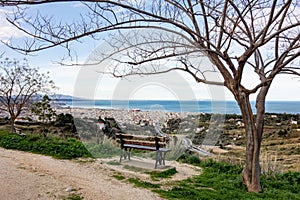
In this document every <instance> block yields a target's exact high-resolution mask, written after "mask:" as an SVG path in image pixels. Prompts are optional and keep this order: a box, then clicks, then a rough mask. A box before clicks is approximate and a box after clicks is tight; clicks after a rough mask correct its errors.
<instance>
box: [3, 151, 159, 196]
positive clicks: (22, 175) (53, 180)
mask: <svg viewBox="0 0 300 200" xmlns="http://www.w3.org/2000/svg"><path fill="white" fill-rule="evenodd" d="M112 173H113V172H112V171H111V170H110V169H108V168H107V167H105V166H104V165H103V164H101V163H100V162H91V163H86V164H82V163H78V162H74V161H70V160H57V159H53V158H51V157H48V156H42V155H37V154H31V153H27V152H21V151H13V150H7V149H3V148H0V199H3V200H15V199H18V200H23V199H43V200H45V199H63V198H64V197H67V196H68V195H69V194H70V191H73V192H74V193H76V194H78V195H80V196H81V197H83V198H84V199H85V200H86V199H93V200H98V199H99V200H111V199H112V200H123V199H124V200H126V199H147V200H151V199H161V198H160V197H158V195H156V194H154V193H152V192H151V191H149V190H146V189H141V188H135V187H134V186H132V185H130V184H127V183H124V182H120V181H118V180H116V179H114V178H113V177H111V175H112Z"/></svg>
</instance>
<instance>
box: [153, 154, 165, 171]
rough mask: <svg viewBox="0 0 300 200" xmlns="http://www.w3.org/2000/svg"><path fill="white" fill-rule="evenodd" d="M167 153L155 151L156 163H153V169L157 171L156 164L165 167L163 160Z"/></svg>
mask: <svg viewBox="0 0 300 200" xmlns="http://www.w3.org/2000/svg"><path fill="white" fill-rule="evenodd" d="M166 154H167V152H162V151H156V161H155V167H154V168H155V169H157V164H159V165H166V162H165V158H166Z"/></svg>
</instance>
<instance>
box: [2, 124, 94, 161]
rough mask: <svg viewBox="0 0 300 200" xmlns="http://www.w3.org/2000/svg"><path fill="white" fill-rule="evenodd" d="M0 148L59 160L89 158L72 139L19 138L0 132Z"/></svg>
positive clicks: (36, 135) (34, 136)
mask: <svg viewBox="0 0 300 200" xmlns="http://www.w3.org/2000/svg"><path fill="white" fill-rule="evenodd" d="M0 146H1V147H3V148H7V149H16V150H21V151H28V152H32V153H39V154H44V155H49V156H53V157H55V158H61V159H72V158H78V157H91V154H90V152H89V151H87V149H86V148H85V146H84V145H83V144H82V143H81V142H80V141H79V140H76V139H74V138H69V139H62V138H58V137H47V138H44V137H41V136H40V135H38V134H30V135H26V136H19V135H16V134H9V133H8V132H7V131H3V130H2V131H1V132H0Z"/></svg>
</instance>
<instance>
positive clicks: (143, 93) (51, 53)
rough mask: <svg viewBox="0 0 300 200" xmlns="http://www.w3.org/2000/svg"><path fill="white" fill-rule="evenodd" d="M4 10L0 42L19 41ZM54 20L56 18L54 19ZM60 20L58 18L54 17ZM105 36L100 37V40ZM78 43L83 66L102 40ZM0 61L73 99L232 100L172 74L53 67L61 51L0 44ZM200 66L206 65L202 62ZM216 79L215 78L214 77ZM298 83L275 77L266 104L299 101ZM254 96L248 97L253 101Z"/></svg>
mask: <svg viewBox="0 0 300 200" xmlns="http://www.w3.org/2000/svg"><path fill="white" fill-rule="evenodd" d="M34 9H35V10H39V11H40V12H41V13H44V12H49V13H64V14H63V17H65V18H67V19H70V20H72V19H73V18H76V17H78V14H79V12H80V10H81V9H83V8H82V6H81V5H80V4H79V3H72V4H67V3H64V4H59V5H58V4H49V5H47V7H45V6H39V7H35V8H34ZM9 12H10V10H8V8H0V40H2V41H8V40H9V39H10V38H17V41H22V40H24V39H25V38H26V35H25V34H24V33H22V32H20V31H18V30H16V29H15V28H14V27H12V26H11V25H10V24H9V23H8V22H7V21H6V20H5V15H6V14H9ZM54 16H55V17H56V15H54ZM59 16H61V14H58V15H57V17H59ZM105 37H106V36H105V35H103V39H104V38H105ZM83 41H84V42H82V43H75V44H74V46H73V48H74V49H76V54H77V56H78V57H77V59H78V61H79V62H81V63H84V62H87V61H88V60H89V57H90V55H91V54H92V52H93V50H94V49H96V48H101V47H102V46H103V41H102V40H97V41H95V40H91V39H87V40H83ZM0 52H4V55H3V56H2V57H9V58H17V59H20V58H24V57H26V58H27V59H28V60H29V64H30V65H31V66H33V67H38V68H40V70H41V71H42V72H47V71H49V72H50V76H51V79H52V80H54V82H55V84H56V86H57V87H58V88H59V89H58V90H57V91H56V93H59V94H65V95H74V96H79V97H85V98H93V99H150V100H154V99H159V100H161V99H168V100H170V99H175V100H196V99H198V100H207V99H217V100H233V99H234V98H233V96H232V95H231V94H230V93H229V92H228V91H227V90H226V89H225V88H224V87H216V86H207V85H204V84H199V83H196V82H195V81H194V80H193V79H192V78H191V76H190V75H187V74H185V73H179V72H173V73H169V74H163V75H155V76H151V77H150V76H149V77H130V78H128V79H116V78H113V77H112V76H110V75H103V74H100V73H98V72H97V70H95V69H94V68H92V67H87V66H62V65H60V64H57V62H59V61H60V60H61V59H62V58H63V57H64V55H66V51H65V50H64V49H62V48H53V49H48V50H44V51H40V52H37V53H34V54H32V55H26V56H25V55H23V54H20V53H18V52H16V51H13V50H11V49H9V48H8V47H6V46H5V45H3V44H0ZM203 62H204V63H206V62H209V61H203ZM215 76H216V79H218V77H217V76H218V75H215ZM299 81H300V79H299V78H298V79H297V78H295V77H292V76H287V75H285V76H278V77H276V79H275V80H274V82H273V83H272V86H271V89H270V91H269V94H268V96H267V100H278V101H279V100H288V101H300V84H299V83H300V82H299ZM251 82H252V77H251V76H250V75H249V78H247V81H246V82H245V85H247V84H249V85H251ZM254 98H255V96H251V99H254Z"/></svg>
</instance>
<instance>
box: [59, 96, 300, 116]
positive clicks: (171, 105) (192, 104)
mask: <svg viewBox="0 0 300 200" xmlns="http://www.w3.org/2000/svg"><path fill="white" fill-rule="evenodd" d="M56 102H58V103H59V104H60V105H61V106H63V107H64V106H65V107H73V108H99V109H128V110H133V109H137V110H141V111H165V112H191V113H220V114H240V110H239V107H238V105H237V103H236V101H234V100H227V101H221V100H216V101H212V100H182V101H178V100H100V99H96V100H91V99H82V98H73V99H69V98H68V99H58V100H56ZM250 102H251V106H252V108H254V113H255V101H250ZM266 113H287V114H300V101H279V100H271V101H266Z"/></svg>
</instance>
